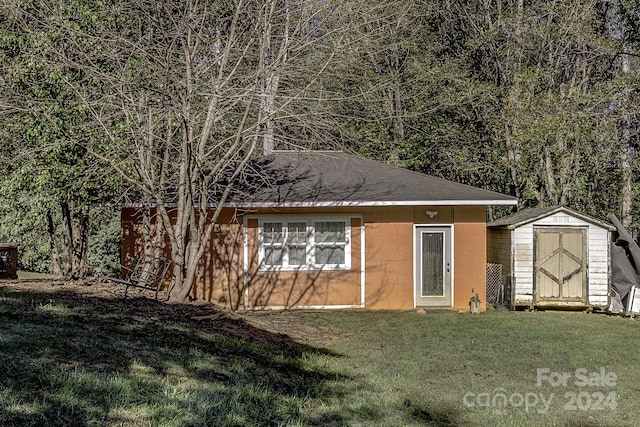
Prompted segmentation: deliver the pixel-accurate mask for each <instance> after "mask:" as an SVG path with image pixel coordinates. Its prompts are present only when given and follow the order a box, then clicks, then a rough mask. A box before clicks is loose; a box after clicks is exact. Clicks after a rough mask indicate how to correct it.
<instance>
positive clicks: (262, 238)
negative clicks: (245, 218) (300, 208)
mask: <svg viewBox="0 0 640 427" xmlns="http://www.w3.org/2000/svg"><path fill="white" fill-rule="evenodd" d="M350 222H351V219H350V218H349V217H339V218H336V217H331V218H328V217H326V218H325V217H288V218H283V217H263V218H260V223H259V224H260V225H259V232H258V236H259V257H260V268H261V269H267V270H270V269H279V270H321V269H323V270H342V269H350V268H351V227H350Z"/></svg>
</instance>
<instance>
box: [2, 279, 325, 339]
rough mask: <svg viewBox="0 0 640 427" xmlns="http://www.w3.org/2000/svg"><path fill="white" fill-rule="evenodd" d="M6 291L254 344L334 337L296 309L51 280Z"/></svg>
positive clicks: (6, 286) (14, 283) (16, 284)
mask: <svg viewBox="0 0 640 427" xmlns="http://www.w3.org/2000/svg"><path fill="white" fill-rule="evenodd" d="M4 290H7V291H9V292H20V293H28V294H34V295H37V296H38V297H39V298H41V299H42V298H44V299H47V298H48V299H50V300H51V301H52V302H59V303H68V305H70V306H77V305H83V304H84V305H91V306H94V307H95V308H96V309H99V311H101V312H105V311H109V310H116V311H118V312H125V313H126V314H127V315H129V316H135V317H145V318H147V319H154V320H157V321H161V322H167V324H170V323H171V322H174V323H182V324H184V323H185V322H186V323H188V324H192V325H194V326H195V327H197V328H199V329H205V330H210V331H212V332H218V333H223V334H227V335H230V336H234V337H237V338H241V339H247V340H251V341H264V342H268V343H270V344H286V343H290V344H291V343H298V344H303V345H313V346H318V345H326V344H327V342H328V341H330V340H331V339H332V337H333V336H334V334H333V333H332V332H331V331H330V330H328V329H326V328H321V327H318V326H317V325H313V324H311V323H309V322H305V321H304V319H303V318H302V317H301V316H299V315H298V314H299V313H297V312H293V311H261V312H232V311H230V310H225V309H221V308H218V307H214V306H212V305H210V304H208V303H206V302H204V301H198V300H196V301H193V302H191V303H188V304H172V303H167V302H164V299H165V295H163V294H162V293H160V295H159V297H158V301H155V299H154V296H155V295H154V293H153V292H151V291H146V290H142V289H134V288H130V289H129V292H128V297H127V299H125V298H124V291H125V287H124V286H123V285H119V284H115V283H110V282H106V281H103V280H97V279H95V280H85V281H63V280H51V279H27V280H24V279H23V280H0V295H1V294H2V292H3V291H4Z"/></svg>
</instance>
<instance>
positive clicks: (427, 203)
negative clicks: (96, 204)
mask: <svg viewBox="0 0 640 427" xmlns="http://www.w3.org/2000/svg"><path fill="white" fill-rule="evenodd" d="M517 204H518V201H517V200H516V199H514V200H399V201H393V202H388V201H361V202H345V201H337V202H327V201H325V202H284V203H280V202H258V203H251V202H249V203H225V204H224V207H228V208H323V207H360V206H362V207H369V206H515V205H517ZM176 206H177V204H176V203H167V204H165V207H167V208H175V207H176ZM217 206H218V205H217V204H215V205H214V204H211V205H209V207H211V208H215V207H217ZM122 207H123V208H141V207H142V204H141V203H125V204H123V205H122ZM152 207H153V206H152Z"/></svg>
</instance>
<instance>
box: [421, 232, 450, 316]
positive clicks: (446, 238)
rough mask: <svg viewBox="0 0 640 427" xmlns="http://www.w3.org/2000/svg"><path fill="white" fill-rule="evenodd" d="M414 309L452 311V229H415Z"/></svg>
mask: <svg viewBox="0 0 640 427" xmlns="http://www.w3.org/2000/svg"><path fill="white" fill-rule="evenodd" d="M415 239H416V241H415V248H416V254H415V266H416V268H415V270H416V276H415V294H416V306H417V307H451V305H452V302H451V228H450V227H417V228H416V234H415Z"/></svg>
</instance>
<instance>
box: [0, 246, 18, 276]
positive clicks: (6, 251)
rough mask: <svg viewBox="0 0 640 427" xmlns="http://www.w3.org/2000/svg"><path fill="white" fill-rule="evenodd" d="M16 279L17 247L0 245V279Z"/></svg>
mask: <svg viewBox="0 0 640 427" xmlns="http://www.w3.org/2000/svg"><path fill="white" fill-rule="evenodd" d="M17 278H18V246H17V245H12V244H8V243H0V279H17Z"/></svg>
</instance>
